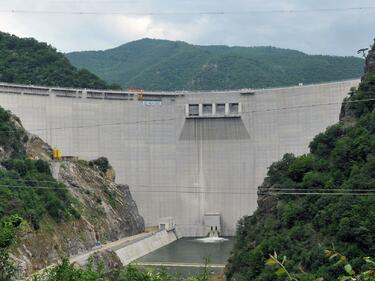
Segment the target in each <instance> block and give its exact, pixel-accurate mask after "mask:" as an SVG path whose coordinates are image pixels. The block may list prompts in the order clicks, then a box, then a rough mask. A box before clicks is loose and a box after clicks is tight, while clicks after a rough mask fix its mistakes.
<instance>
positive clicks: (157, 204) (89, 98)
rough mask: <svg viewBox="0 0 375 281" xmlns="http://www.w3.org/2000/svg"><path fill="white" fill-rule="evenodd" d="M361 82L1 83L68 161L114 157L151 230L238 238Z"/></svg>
mask: <svg viewBox="0 0 375 281" xmlns="http://www.w3.org/2000/svg"><path fill="white" fill-rule="evenodd" d="M358 83H359V80H348V81H340V82H332V83H323V84H316V85H305V86H295V87H285V88H274V89H259V90H250V89H244V90H234V91H212V92H185V91H180V92H146V91H145V92H141V93H135V92H132V91H105V90H89V89H73V88H49V87H39V86H26V85H15V84H5V83H2V84H0V105H1V106H2V107H4V108H5V109H8V110H11V111H12V112H13V113H14V114H16V115H17V116H19V117H20V118H21V121H22V123H23V125H24V127H25V128H26V129H27V130H29V131H30V132H32V133H34V134H37V135H39V136H40V137H41V138H42V139H43V140H45V141H46V142H47V143H49V144H51V145H52V146H53V147H56V148H59V149H61V151H62V154H63V155H74V156H79V158H81V159H86V160H91V159H94V158H98V157H101V156H104V157H107V158H108V159H109V161H110V163H111V164H112V166H113V167H114V169H115V171H116V180H117V182H119V183H124V184H128V185H129V186H130V189H131V192H132V194H133V197H134V199H135V201H136V203H137V205H138V208H139V211H140V214H141V215H142V216H143V217H144V219H145V222H146V226H156V225H158V224H159V219H160V218H165V217H173V219H174V221H175V223H176V225H175V226H176V231H177V233H178V234H179V236H206V235H207V234H208V233H209V232H210V231H211V229H213V230H216V231H217V232H218V233H220V235H221V236H232V235H234V234H235V231H236V224H237V221H238V220H239V219H240V218H241V217H242V216H244V215H249V214H252V213H253V212H254V210H255V209H256V207H257V187H258V186H259V185H260V184H261V183H262V181H263V179H264V177H265V176H266V173H267V168H268V167H269V166H270V165H271V164H272V163H273V162H274V161H277V160H279V159H280V158H281V157H282V156H283V154H285V153H294V154H296V155H301V154H304V153H307V152H308V145H309V142H310V141H311V140H312V139H313V137H314V136H315V135H316V134H318V133H319V132H322V131H324V130H325V129H326V127H327V126H330V125H332V124H334V123H336V122H337V121H338V117H339V112H340V108H341V102H342V100H343V99H344V97H346V96H347V93H348V92H349V90H350V88H351V87H353V86H357V85H358Z"/></svg>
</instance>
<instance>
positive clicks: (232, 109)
mask: <svg viewBox="0 0 375 281" xmlns="http://www.w3.org/2000/svg"><path fill="white" fill-rule="evenodd" d="M229 113H230V114H238V113H239V104H238V102H233V103H230V104H229Z"/></svg>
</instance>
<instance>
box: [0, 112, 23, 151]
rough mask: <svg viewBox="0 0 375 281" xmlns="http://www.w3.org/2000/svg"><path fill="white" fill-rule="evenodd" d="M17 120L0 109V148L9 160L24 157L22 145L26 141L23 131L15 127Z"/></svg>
mask: <svg viewBox="0 0 375 281" xmlns="http://www.w3.org/2000/svg"><path fill="white" fill-rule="evenodd" d="M18 121H19V120H18V119H17V118H16V117H14V116H12V115H11V113H10V112H9V111H6V110H5V109H3V108H2V107H0V146H1V147H2V148H3V150H4V152H9V155H7V156H8V157H10V158H20V157H24V156H25V148H24V143H25V142H26V141H27V135H26V132H25V130H23V129H22V128H19V127H17V126H16V122H18Z"/></svg>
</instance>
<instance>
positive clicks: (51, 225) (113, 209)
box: [12, 135, 144, 274]
mask: <svg viewBox="0 0 375 281" xmlns="http://www.w3.org/2000/svg"><path fill="white" fill-rule="evenodd" d="M25 150H26V155H27V157H28V158H31V159H41V160H45V161H49V163H50V167H51V172H52V175H53V176H54V177H55V178H56V179H57V180H58V181H60V182H62V183H64V184H65V186H66V187H67V188H68V190H69V192H70V194H71V196H72V198H73V202H74V208H75V209H77V210H79V213H80V216H79V218H75V219H74V218H72V219H71V220H68V221H64V222H62V223H56V222H54V221H53V220H52V219H50V218H48V217H47V218H46V219H45V220H44V221H43V223H42V224H41V226H40V229H38V230H31V229H30V230H29V231H28V232H27V233H26V234H24V235H23V236H22V237H21V238H20V240H19V241H18V243H17V245H16V247H15V248H14V249H13V251H12V252H13V255H14V258H15V260H17V263H18V264H19V265H20V267H21V268H22V269H23V272H24V273H25V274H27V273H31V272H33V271H35V270H39V269H42V268H44V267H46V266H47V265H49V264H52V263H55V262H56V261H58V260H59V259H61V258H62V257H65V256H74V255H78V254H81V253H84V252H86V251H88V250H91V249H92V248H93V246H94V245H95V242H96V241H97V240H100V241H101V242H102V243H105V242H108V241H114V240H117V239H120V238H123V237H126V236H130V235H134V234H138V233H140V232H142V231H144V221H143V218H142V217H141V216H140V215H139V213H138V209H137V205H136V203H135V202H134V200H133V198H132V196H131V193H130V191H129V187H128V186H127V185H119V184H116V183H115V182H114V172H113V171H112V168H111V167H109V168H108V170H107V171H106V173H103V172H102V171H100V170H99V168H98V167H96V166H95V165H90V164H89V162H86V161H83V160H79V161H52V160H51V153H52V149H51V147H50V146H49V145H48V144H47V143H45V142H44V141H43V140H41V139H40V138H39V137H38V136H35V135H28V141H27V142H26V143H25ZM77 215H78V214H77Z"/></svg>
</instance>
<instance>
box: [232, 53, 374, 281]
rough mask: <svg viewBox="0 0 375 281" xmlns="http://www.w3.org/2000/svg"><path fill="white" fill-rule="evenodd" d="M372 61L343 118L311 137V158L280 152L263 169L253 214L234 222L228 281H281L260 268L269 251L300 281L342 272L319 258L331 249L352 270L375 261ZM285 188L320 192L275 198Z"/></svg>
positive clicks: (270, 270)
mask: <svg viewBox="0 0 375 281" xmlns="http://www.w3.org/2000/svg"><path fill="white" fill-rule="evenodd" d="M374 62H375V49H373V51H372V52H370V54H369V57H368V59H367V66H366V73H365V75H364V77H363V78H362V82H361V85H360V87H359V88H358V90H353V91H352V93H350V97H349V98H347V99H346V100H345V104H344V105H343V114H342V116H341V120H342V121H341V122H340V123H338V124H336V125H334V126H332V127H330V128H328V129H327V130H326V132H324V133H321V134H319V135H317V136H316V137H315V138H314V140H313V141H312V142H311V144H310V154H307V155H303V156H300V157H295V156H294V155H292V154H286V155H285V156H284V157H283V158H282V159H281V160H280V161H278V162H276V163H274V164H272V165H271V167H270V168H269V171H268V176H267V178H266V179H265V181H264V183H263V185H262V186H261V187H260V189H259V192H260V194H261V196H260V198H259V201H258V203H259V207H258V209H257V211H256V212H255V213H254V215H252V216H248V217H244V218H243V219H241V220H240V222H239V223H238V230H237V238H236V244H235V248H234V251H233V254H232V256H231V258H230V261H229V264H228V266H227V273H226V275H227V277H228V279H229V280H253V281H261V280H262V281H271V280H285V277H278V276H276V275H275V274H274V269H273V268H272V267H271V266H269V265H267V264H266V263H265V261H266V260H267V259H268V258H269V255H270V254H273V253H274V251H275V252H277V253H278V254H279V256H286V257H287V260H286V261H285V266H286V267H287V268H289V269H290V270H291V271H293V272H299V273H300V275H301V277H300V280H315V279H314V278H317V277H323V278H324V280H328V281H329V280H337V278H338V277H339V276H340V275H344V274H345V271H344V268H343V267H342V265H341V264H337V263H333V264H332V263H329V262H327V261H328V260H327V258H326V257H325V256H324V250H326V249H330V248H333V247H334V248H335V251H338V252H340V253H341V254H342V255H344V256H346V257H348V259H349V260H350V261H351V264H352V266H353V267H354V268H357V269H358V270H361V271H365V270H366V269H368V267H369V264H368V263H366V262H365V260H364V257H366V256H372V257H374V256H375V223H374V219H375V196H370V195H369V193H370V194H375V192H374V190H375V110H374V108H375V102H374V101H372V100H369V99H374V98H375V69H374ZM290 189H292V191H293V192H304V193H309V192H311V191H314V193H316V192H318V193H324V194H309V195H290V194H289V195H286V194H277V192H284V193H287V192H288V190H290ZM271 190H273V191H274V194H269V192H270V191H271ZM340 193H346V194H345V195H340ZM347 193H351V194H349V195H348V194H347ZM353 193H357V195H353ZM358 193H365V194H359V195H358ZM374 279H375V277H374ZM342 280H357V279H342ZM361 280H362V279H361ZM366 280H367V279H366ZM369 280H370V279H369ZM371 280H373V279H371Z"/></svg>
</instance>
